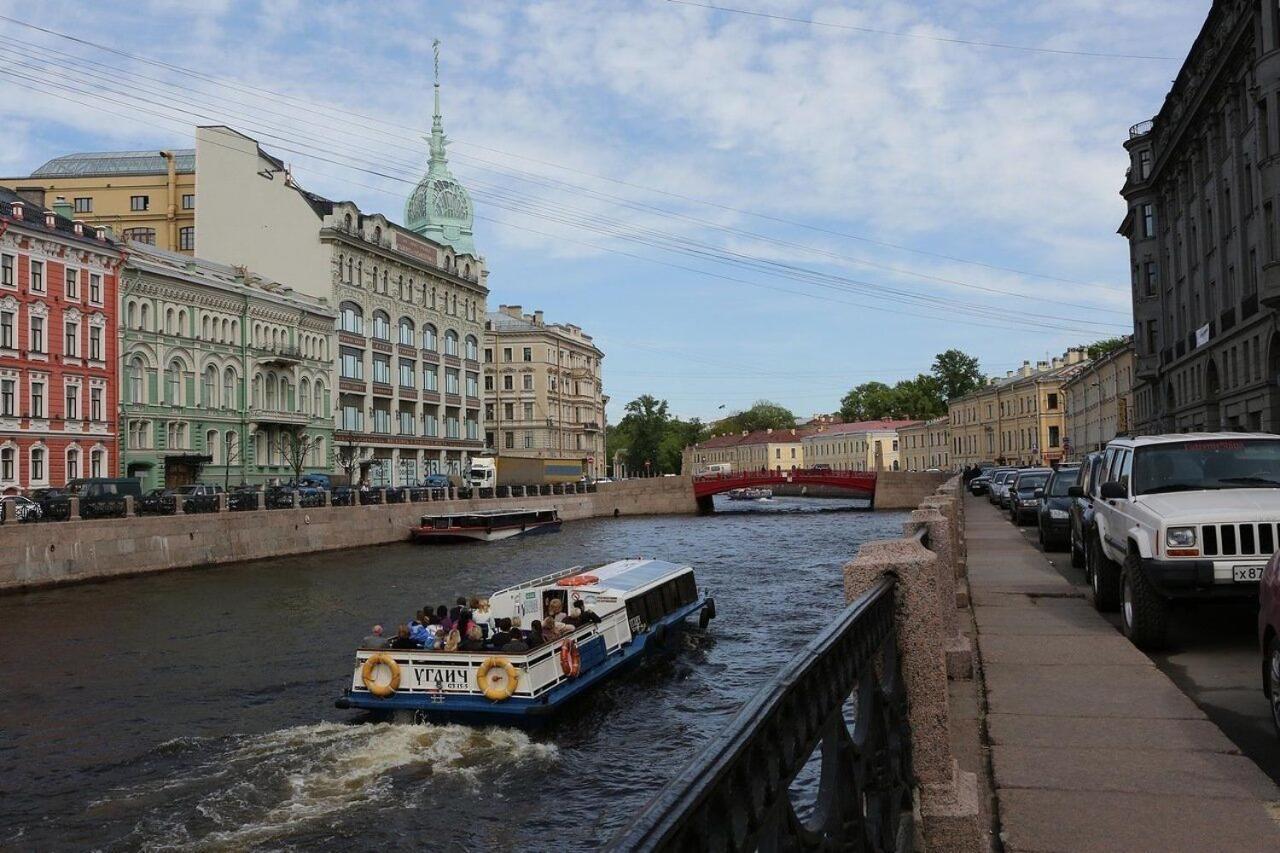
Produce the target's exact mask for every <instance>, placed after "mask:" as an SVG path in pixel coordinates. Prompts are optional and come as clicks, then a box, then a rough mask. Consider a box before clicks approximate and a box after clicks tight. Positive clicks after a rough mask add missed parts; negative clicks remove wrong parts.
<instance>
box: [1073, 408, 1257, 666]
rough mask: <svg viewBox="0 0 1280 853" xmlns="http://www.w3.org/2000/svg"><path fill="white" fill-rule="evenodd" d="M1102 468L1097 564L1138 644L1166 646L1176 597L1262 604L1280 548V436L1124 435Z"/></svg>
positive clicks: (1097, 512)
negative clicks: (1263, 584) (1262, 587)
mask: <svg viewBox="0 0 1280 853" xmlns="http://www.w3.org/2000/svg"><path fill="white" fill-rule="evenodd" d="M1102 465H1103V468H1104V470H1105V472H1106V473H1105V475H1104V476H1103V479H1102V485H1101V487H1100V488H1099V490H1098V493H1099V496H1100V498H1101V499H1100V500H1098V501H1096V502H1095V503H1094V515H1093V517H1094V526H1095V528H1096V531H1095V533H1094V535H1093V538H1092V539H1091V541H1090V544H1091V547H1092V548H1093V549H1094V552H1093V557H1092V566H1091V569H1090V570H1091V571H1093V572H1095V573H1097V574H1098V586H1099V588H1101V589H1103V590H1104V592H1105V594H1106V595H1108V596H1111V595H1118V600H1119V602H1120V625H1121V627H1122V629H1123V630H1124V633H1125V636H1127V637H1128V638H1129V639H1130V640H1132V641H1133V643H1134V644H1135V645H1138V646H1141V647H1143V648H1158V647H1160V646H1163V645H1164V643H1165V641H1166V634H1167V629H1168V620H1169V610H1170V608H1171V606H1172V605H1173V603H1174V602H1197V601H1208V600H1241V601H1254V602H1256V601H1257V600H1258V594H1259V581H1260V580H1261V579H1262V575H1263V570H1264V568H1265V567H1266V564H1267V561H1268V559H1269V558H1270V557H1271V555H1272V554H1274V553H1275V552H1276V550H1277V546H1278V544H1280V543H1278V542H1277V531H1278V528H1277V525H1278V524H1280V491H1277V490H1278V489H1280V436H1277V435H1265V434H1258V433H1199V434H1185V433H1184V434H1181V435H1176V434H1175V435H1158V436H1141V437H1137V438H1118V439H1116V440H1114V441H1112V442H1111V443H1110V444H1108V445H1107V449H1106V455H1105V457H1104V458H1103V462H1102ZM1117 591H1118V592H1117Z"/></svg>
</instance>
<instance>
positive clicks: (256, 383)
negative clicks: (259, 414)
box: [253, 373, 262, 409]
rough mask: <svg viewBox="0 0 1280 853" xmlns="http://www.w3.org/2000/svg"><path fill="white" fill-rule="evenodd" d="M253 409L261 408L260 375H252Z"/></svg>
mask: <svg viewBox="0 0 1280 853" xmlns="http://www.w3.org/2000/svg"><path fill="white" fill-rule="evenodd" d="M253 407H254V408H255V409H261V408H262V374H261V373H255V374H253Z"/></svg>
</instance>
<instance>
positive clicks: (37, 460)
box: [31, 444, 49, 483]
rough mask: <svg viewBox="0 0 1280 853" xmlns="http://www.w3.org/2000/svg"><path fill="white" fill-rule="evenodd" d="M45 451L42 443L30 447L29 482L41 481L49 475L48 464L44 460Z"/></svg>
mask: <svg viewBox="0 0 1280 853" xmlns="http://www.w3.org/2000/svg"><path fill="white" fill-rule="evenodd" d="M45 454H46V451H45V449H44V447H43V446H42V445H39V444H37V445H35V446H34V447H32V448H31V482H32V483H43V482H45V480H46V479H48V476H49V470H48V466H47V465H46V464H45V462H46V455H45Z"/></svg>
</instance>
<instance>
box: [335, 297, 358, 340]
mask: <svg viewBox="0 0 1280 853" xmlns="http://www.w3.org/2000/svg"><path fill="white" fill-rule="evenodd" d="M338 310H339V312H340V313H339V314H338V328H339V329H341V330H342V331H344V332H351V333H353V334H357V335H363V334H364V311H362V310H361V309H360V306H359V305H357V304H355V303H354V302H343V303H342V305H340V306H339V307H338Z"/></svg>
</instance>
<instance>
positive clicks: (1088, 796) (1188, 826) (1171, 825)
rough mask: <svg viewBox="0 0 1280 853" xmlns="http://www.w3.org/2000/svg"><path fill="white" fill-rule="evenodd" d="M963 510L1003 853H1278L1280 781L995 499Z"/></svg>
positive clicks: (971, 503)
mask: <svg viewBox="0 0 1280 853" xmlns="http://www.w3.org/2000/svg"><path fill="white" fill-rule="evenodd" d="M965 509H966V535H967V539H968V546H969V550H968V553H969V587H970V594H971V597H972V601H973V612H974V619H975V623H976V630H977V637H976V643H975V647H976V650H977V652H978V654H979V655H980V659H981V668H982V677H983V679H984V680H985V685H986V698H987V718H986V722H987V734H988V738H989V741H990V748H991V763H992V769H993V772H994V777H995V779H994V782H995V789H996V798H997V807H998V810H999V816H998V817H999V824H1000V827H1001V831H1002V837H1003V842H1004V848H1005V850H1007V851H1011V853H1014V851H1017V853H1021V851H1095V850H1099V851H1100V850H1115V851H1126V852H1127V853H1128V851H1145V850H1151V851H1211V850H1215V851H1216V850H1230V851H1260V853H1261V851H1271V853H1274V851H1280V805H1278V804H1280V789H1277V787H1276V786H1275V785H1274V784H1273V783H1272V782H1271V780H1270V779H1269V778H1267V776H1266V775H1265V774H1263V773H1262V771H1261V770H1259V769H1258V768H1257V766H1256V765H1254V763H1253V762H1252V761H1250V760H1249V759H1248V758H1245V757H1244V756H1242V755H1241V754H1240V753H1239V750H1237V749H1236V748H1235V746H1234V745H1233V744H1232V743H1231V742H1230V741H1229V740H1227V738H1226V737H1225V736H1224V735H1223V734H1222V732H1221V731H1219V730H1218V728H1217V727H1216V726H1215V725H1214V724H1213V723H1211V722H1210V721H1209V720H1208V719H1207V718H1206V717H1205V715H1204V714H1203V713H1202V712H1201V711H1200V709H1199V708H1198V707H1197V706H1196V705H1195V703H1193V702H1192V701H1191V700H1190V699H1188V698H1187V697H1186V696H1185V695H1184V694H1183V693H1182V692H1181V691H1180V690H1179V689H1178V688H1177V687H1175V686H1174V684H1173V682H1171V681H1170V680H1169V679H1168V678H1167V677H1166V676H1165V675H1164V674H1163V673H1161V672H1160V671H1159V670H1158V669H1156V667H1155V666H1154V665H1153V664H1152V663H1151V661H1150V660H1148V658H1147V657H1146V656H1145V655H1144V654H1142V653H1141V652H1140V651H1138V650H1137V649H1136V648H1134V646H1133V645H1132V644H1130V643H1129V641H1128V640H1126V639H1125V638H1124V637H1123V635H1121V634H1120V633H1119V632H1118V631H1116V629H1115V628H1113V627H1112V626H1111V624H1110V623H1108V622H1107V621H1106V620H1105V619H1103V618H1102V617H1101V616H1100V615H1099V614H1098V613H1097V612H1095V611H1094V609H1093V606H1092V605H1091V604H1090V603H1089V601H1088V600H1086V599H1085V598H1083V597H1081V594H1080V592H1079V590H1077V589H1076V588H1075V587H1073V586H1072V585H1071V584H1070V583H1068V582H1067V580H1066V579H1065V578H1063V577H1062V576H1061V575H1060V574H1058V572H1057V571H1056V570H1055V569H1054V568H1053V567H1052V566H1050V565H1049V563H1048V561H1047V560H1046V559H1045V558H1044V556H1043V555H1042V554H1041V553H1040V552H1039V551H1037V550H1036V549H1035V548H1034V547H1032V546H1031V544H1030V543H1028V542H1027V541H1026V540H1025V539H1024V538H1023V536H1022V535H1021V534H1020V533H1019V532H1018V531H1017V530H1015V529H1014V528H1013V526H1012V525H1010V524H1009V522H1008V520H1007V519H1006V518H1004V517H1002V516H1000V515H998V514H997V513H996V511H995V509H994V508H993V507H992V506H991V505H990V504H988V503H987V501H986V500H985V498H977V499H975V498H971V497H970V498H966V504H965ZM1258 701H1259V702H1262V701H1264V700H1263V698H1262V696H1261V694H1259V696H1258ZM1276 748H1277V749H1280V742H1278V743H1277V744H1276Z"/></svg>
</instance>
